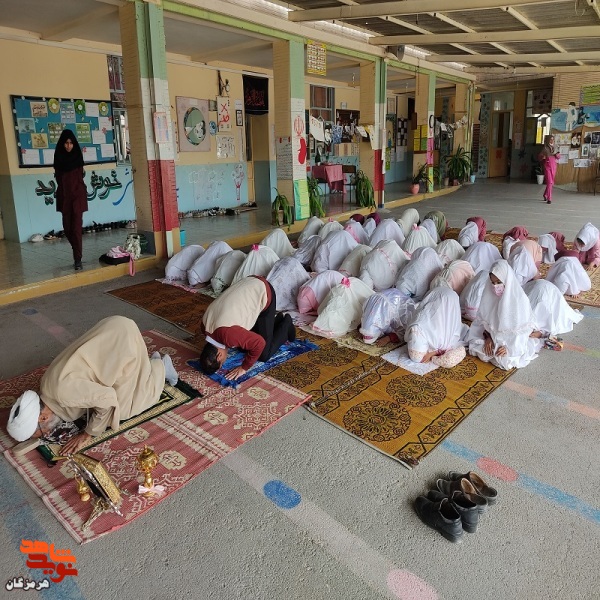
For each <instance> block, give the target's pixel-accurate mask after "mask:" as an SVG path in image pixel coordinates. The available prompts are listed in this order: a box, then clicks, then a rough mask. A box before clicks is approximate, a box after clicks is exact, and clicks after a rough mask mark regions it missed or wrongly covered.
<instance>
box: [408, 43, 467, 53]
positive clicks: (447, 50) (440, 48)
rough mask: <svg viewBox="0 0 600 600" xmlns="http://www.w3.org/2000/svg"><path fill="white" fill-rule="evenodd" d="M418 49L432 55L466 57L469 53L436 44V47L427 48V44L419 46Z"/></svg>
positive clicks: (449, 45) (454, 47) (453, 47)
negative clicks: (461, 55) (462, 55)
mask: <svg viewBox="0 0 600 600" xmlns="http://www.w3.org/2000/svg"><path fill="white" fill-rule="evenodd" d="M418 47H419V48H422V49H423V50H426V51H427V52H431V53H432V54H464V55H465V56H468V55H469V53H468V52H465V51H464V50H461V49H460V48H456V46H452V45H451V44H438V45H436V46H427V44H419V46H418Z"/></svg>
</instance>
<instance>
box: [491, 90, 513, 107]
mask: <svg viewBox="0 0 600 600" xmlns="http://www.w3.org/2000/svg"><path fill="white" fill-rule="evenodd" d="M514 104H515V93H514V92H496V93H495V94H492V110H494V111H496V110H512V109H513V108H514Z"/></svg>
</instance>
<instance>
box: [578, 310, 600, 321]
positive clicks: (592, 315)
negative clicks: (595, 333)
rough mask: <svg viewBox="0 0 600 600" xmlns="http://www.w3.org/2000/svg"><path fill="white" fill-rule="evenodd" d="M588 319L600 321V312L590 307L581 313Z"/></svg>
mask: <svg viewBox="0 0 600 600" xmlns="http://www.w3.org/2000/svg"><path fill="white" fill-rule="evenodd" d="M579 312H580V313H581V314H582V315H583V316H584V317H585V318H586V319H600V311H599V310H596V309H591V308H589V307H587V308H584V309H583V310H580V311H579Z"/></svg>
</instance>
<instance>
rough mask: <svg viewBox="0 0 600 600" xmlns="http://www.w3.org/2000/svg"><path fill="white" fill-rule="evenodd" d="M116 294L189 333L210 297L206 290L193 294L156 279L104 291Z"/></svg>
mask: <svg viewBox="0 0 600 600" xmlns="http://www.w3.org/2000/svg"><path fill="white" fill-rule="evenodd" d="M107 294H110V295H111V296H114V297H115V298H119V299H120V300H123V301H124V302H128V303H129V304H133V305H134V306H137V307H138V308H141V309H142V310H145V311H147V312H149V313H151V314H153V315H156V316H157V317H160V318H161V319H164V320H165V321H168V322H169V323H172V324H173V325H176V326H177V327H181V328H182V329H184V330H185V331H189V332H190V333H192V334H195V333H197V332H198V330H199V327H200V322H201V321H202V315H203V314H204V311H205V310H206V308H207V306H208V305H209V304H210V303H211V302H212V298H211V297H209V296H206V295H205V294H198V293H196V294H192V293H190V292H188V291H186V290H184V289H182V288H179V287H175V286H173V285H165V284H162V283H160V282H158V281H147V282H145V283H138V284H137V285H131V286H128V287H124V288H119V289H118V290H111V291H109V292H107Z"/></svg>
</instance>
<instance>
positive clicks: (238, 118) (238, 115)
mask: <svg viewBox="0 0 600 600" xmlns="http://www.w3.org/2000/svg"><path fill="white" fill-rule="evenodd" d="M235 124H236V125H237V126H238V127H241V126H242V125H243V124H244V115H243V114H242V111H241V110H236V111H235Z"/></svg>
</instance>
